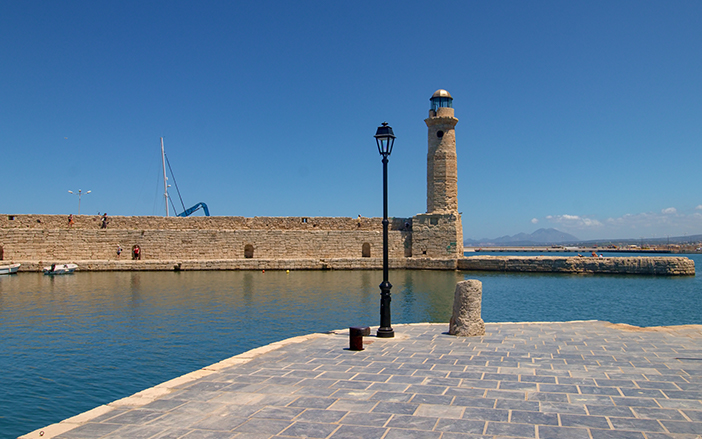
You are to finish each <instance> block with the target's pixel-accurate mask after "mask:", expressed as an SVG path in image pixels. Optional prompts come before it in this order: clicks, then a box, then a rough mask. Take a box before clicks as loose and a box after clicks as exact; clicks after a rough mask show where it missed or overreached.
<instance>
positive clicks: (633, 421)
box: [26, 322, 702, 439]
mask: <svg viewBox="0 0 702 439" xmlns="http://www.w3.org/2000/svg"><path fill="white" fill-rule="evenodd" d="M701 328H702V327H701V326H682V327H670V328H657V329H656V330H647V329H642V328H635V327H629V326H626V325H612V324H609V323H606V322H568V323H492V324H486V330H487V335H486V336H484V337H472V338H457V337H454V336H450V335H447V334H446V333H445V332H446V330H447V329H448V325H447V324H441V325H436V324H416V325H396V326H395V331H396V334H397V336H396V338H394V339H377V338H375V337H366V338H365V341H366V350H364V351H349V350H347V349H345V348H346V347H347V346H348V331H346V333H344V332H341V331H340V332H337V333H331V334H316V335H311V336H307V337H298V338H296V339H291V340H287V341H284V342H280V343H275V344H273V345H271V346H267V347H264V348H260V349H257V350H254V351H251V352H249V353H246V354H243V355H241V356H237V357H233V358H231V359H229V360H226V361H224V362H222V363H218V364H216V365H213V366H212V367H209V368H206V369H204V370H201V371H197V372H194V373H192V374H189V375H186V376H184V377H181V378H179V379H176V380H173V381H170V382H168V383H164V384H162V385H160V386H157V387H155V388H152V389H149V390H146V391H144V392H141V393H139V394H137V395H135V396H132V397H130V398H126V399H124V400H120V401H116V402H114V403H112V404H109V405H107V406H103V407H98V408H97V409H95V410H93V411H91V412H87V413H85V414H83V415H79V416H77V417H75V418H72V419H69V420H66V421H64V422H62V423H60V424H54V425H52V426H49V427H47V428H45V429H42V431H43V432H44V435H43V436H41V437H43V438H47V437H56V438H62V439H78V438H91V439H92V438H105V439H107V438H110V439H113V438H129V439H135V438H188V439H192V438H237V439H244V438H252V439H253V438H270V437H275V438H333V439H341V438H363V439H374V438H378V439H396V438H403V439H407V438H410V439H411V438H432V439H434V438H437V439H438V438H441V439H459V438H540V439H547V438H569V439H570V438H573V439H579V438H583V439H604V438H622V439H624V438H626V439H628V438H632V439H633V438H636V439H644V438H646V439H661V438H678V439H698V438H702V329H701ZM39 433H40V432H39V431H36V432H33V433H31V434H29V435H27V436H26V437H28V438H29V437H37V438H38V437H40V436H39Z"/></svg>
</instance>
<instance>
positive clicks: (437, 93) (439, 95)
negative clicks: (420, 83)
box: [431, 88, 453, 99]
mask: <svg viewBox="0 0 702 439" xmlns="http://www.w3.org/2000/svg"><path fill="white" fill-rule="evenodd" d="M431 98H432V99H434V98H449V99H453V98H452V97H451V93H449V92H447V91H446V90H444V89H442V88H440V89H438V90H436V91H435V92H434V94H433V95H431Z"/></svg>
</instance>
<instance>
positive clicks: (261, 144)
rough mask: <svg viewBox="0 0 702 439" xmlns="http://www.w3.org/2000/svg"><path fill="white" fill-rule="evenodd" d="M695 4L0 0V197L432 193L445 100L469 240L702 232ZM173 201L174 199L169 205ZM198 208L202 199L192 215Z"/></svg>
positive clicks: (44, 209)
mask: <svg viewBox="0 0 702 439" xmlns="http://www.w3.org/2000/svg"><path fill="white" fill-rule="evenodd" d="M701 21H702V2H699V1H674V2H671V1H645V0H644V1H587V2H569V1H560V0H559V1H548V2H547V1H534V2H525V1H521V0H520V1H499V2H493V1H481V2H478V1H465V0H464V1H442V2H416V1H396V2H390V1H388V2H367V1H357V2H339V1H287V2H284V1H274V2H270V1H256V2H229V1H219V2H218V1H209V2H191V1H188V2H184V1H164V2H151V1H119V2H108V1H51V2H22V1H14V2H13V1H5V2H2V3H0V41H2V44H0V59H2V68H0V102H2V104H1V105H0V152H1V153H2V158H1V159H0V160H2V163H3V167H2V169H3V170H2V176H3V179H2V180H3V183H4V184H3V191H2V193H1V194H0V206H1V207H0V212H3V213H8V214H26V213H49V214H68V213H71V212H72V213H77V210H78V197H77V196H75V195H71V194H69V193H68V190H73V191H77V190H78V189H82V190H83V191H84V192H85V191H87V190H90V191H92V192H91V193H90V194H88V195H84V196H83V197H82V205H81V210H82V213H83V214H97V212H107V213H108V214H110V215H163V214H164V207H163V188H162V182H161V180H160V178H161V177H160V172H161V162H160V160H161V158H160V141H159V138H160V137H161V136H162V137H163V138H164V142H165V146H166V153H167V155H168V157H169V159H170V162H171V165H172V167H173V170H174V172H175V177H176V179H177V183H178V185H179V187H180V190H181V193H182V195H183V198H184V201H185V205H186V207H189V206H192V205H194V204H195V203H197V202H199V201H203V202H205V203H207V204H208V206H209V207H210V210H211V212H212V214H213V215H242V216H350V217H355V216H357V215H358V214H361V215H363V216H367V217H372V216H381V215H382V205H381V204H382V193H381V185H382V164H381V161H380V156H379V155H378V152H377V148H376V146H375V142H374V139H373V134H375V129H376V127H377V126H378V125H379V124H380V123H381V122H383V121H387V122H388V123H389V124H390V125H391V126H392V127H393V128H394V130H395V134H396V135H397V141H396V143H395V149H394V151H393V154H392V156H391V157H390V164H389V167H390V168H389V169H390V171H389V173H390V174H389V175H390V177H389V178H390V194H389V197H390V215H391V216H397V217H406V216H412V215H415V214H417V213H422V212H424V211H425V209H426V198H425V197H426V152H427V140H426V125H425V124H424V119H425V118H426V117H427V113H428V109H429V97H430V96H431V94H432V93H433V92H434V91H435V90H437V89H439V88H444V89H446V90H448V91H449V92H450V93H451V94H452V96H453V98H454V107H455V111H456V117H458V119H459V123H458V125H457V127H456V130H457V131H456V132H457V143H458V160H459V165H458V175H459V188H458V189H459V210H460V211H462V212H463V225H464V235H465V237H466V238H476V239H479V238H494V237H497V236H501V235H506V234H509V235H512V234H516V233H519V232H526V233H530V232H533V231H534V230H536V229H538V228H541V227H554V228H557V229H559V230H562V231H565V232H568V233H572V234H574V235H575V236H577V237H579V238H581V239H592V238H640V237H665V236H677V235H684V234H688V235H690V234H698V233H702V194H700V190H701V189H702V172H701V165H702V148H701V146H702V145H701V143H702V123H701V121H702V93H701V92H702V80H701V78H702V51H701V49H700V48H701V47H702V26H700V22H701ZM171 195H172V196H173V197H176V202H177V205H178V210H179V211H180V210H181V209H182V208H181V207H180V203H179V202H178V200H177V194H176V193H175V191H174V190H171ZM199 214H200V215H201V213H199Z"/></svg>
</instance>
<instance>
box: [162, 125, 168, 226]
mask: <svg viewBox="0 0 702 439" xmlns="http://www.w3.org/2000/svg"><path fill="white" fill-rule="evenodd" d="M161 163H162V164H163V198H164V199H165V200H166V216H168V177H166V152H165V150H164V149H163V137H161Z"/></svg>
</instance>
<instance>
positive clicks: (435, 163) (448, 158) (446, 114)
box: [424, 90, 458, 213]
mask: <svg viewBox="0 0 702 439" xmlns="http://www.w3.org/2000/svg"><path fill="white" fill-rule="evenodd" d="M430 101H431V109H430V110H429V117H428V118H427V119H425V120H424V122H425V123H426V124H427V128H428V140H429V141H428V144H429V151H428V153H427V213H447V212H451V213H453V212H456V213H457V212H458V171H457V169H456V167H457V160H456V130H455V127H456V124H457V123H458V119H456V118H455V117H454V115H453V98H452V97H451V94H449V92H447V91H446V90H437V91H436V92H434V94H433V95H432V97H431V99H430Z"/></svg>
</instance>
